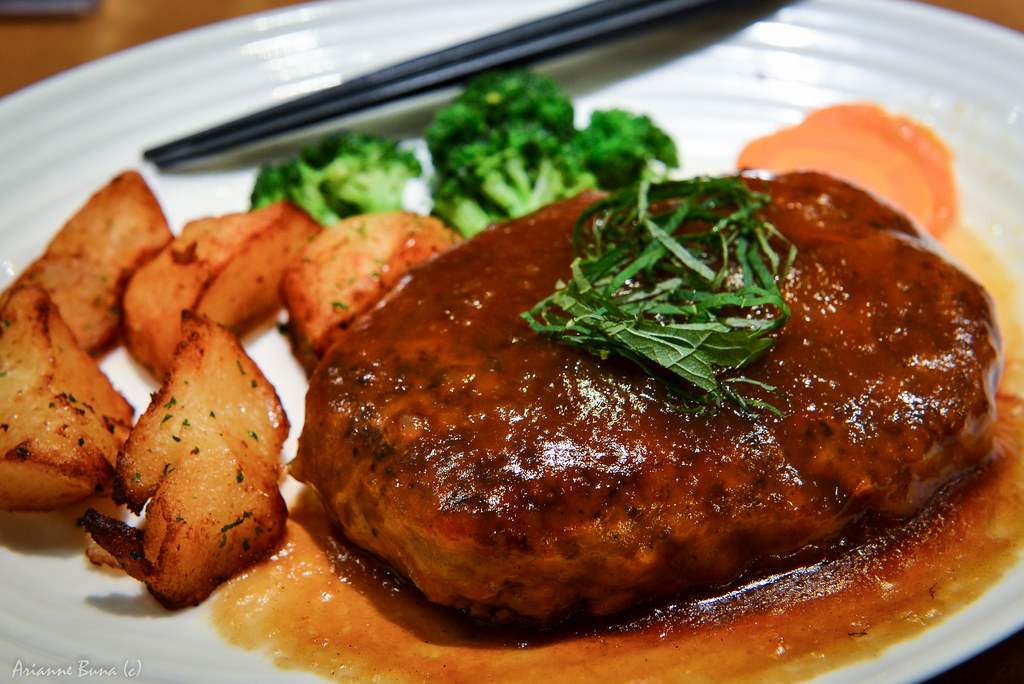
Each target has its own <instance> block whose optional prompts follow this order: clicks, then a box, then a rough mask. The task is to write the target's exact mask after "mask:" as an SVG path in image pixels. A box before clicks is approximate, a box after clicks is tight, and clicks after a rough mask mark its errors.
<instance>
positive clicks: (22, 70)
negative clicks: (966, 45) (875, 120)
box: [0, 0, 1024, 684]
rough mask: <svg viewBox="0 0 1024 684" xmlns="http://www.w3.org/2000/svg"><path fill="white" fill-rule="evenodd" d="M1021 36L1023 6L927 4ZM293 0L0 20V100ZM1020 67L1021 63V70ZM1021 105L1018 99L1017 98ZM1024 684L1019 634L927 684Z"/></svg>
mask: <svg viewBox="0 0 1024 684" xmlns="http://www.w3.org/2000/svg"><path fill="white" fill-rule="evenodd" d="M927 1H928V2H929V4H933V5H938V6H941V7H945V8H948V9H952V10H956V11H959V12H963V13H965V14H970V15H974V16H976V17H980V18H982V19H985V20H988V21H991V22H995V23H998V24H1002V25H1004V26H1008V27H1010V28H1012V29H1015V30H1017V31H1021V32H1024V0H927ZM297 2H298V0H212V1H210V0H164V1H162V2H141V1H140V0H100V5H99V8H98V9H97V10H96V11H95V12H93V13H91V14H88V15H86V16H82V17H77V18H60V19H46V18H17V19H12V18H0V46H2V47H0V65H2V67H0V97H2V96H3V95H6V94H8V93H11V92H14V91H15V90H18V89H20V88H23V87H25V86H27V85H30V84H32V83H35V82H36V81H39V80H41V79H44V78H46V77H48V76H51V75H53V74H56V73H59V72H61V71H63V70H65V69H68V68H70V67H73V66H76V65H79V64H82V63H85V62H88V61H90V60H93V59H96V58H99V57H102V56H104V55H107V54H110V53H112V52H116V51H118V50H121V49H123V48H127V47H130V46H132V45H137V44H139V43H143V42H146V41H149V40H152V39H155V38H160V37H162V36H166V35H169V34H172V33H177V32H179V31H185V30H187V29H190V28H194V27H196V26H202V25H204V24H209V23H211V22H214V21H220V20H222V19H229V18H232V17H236V16H240V15H243V14H250V13H253V12H259V11H262V10H267V9H273V8H276V7H283V6H286V5H291V4H297ZM1021 68H1024V64H1022V65H1021ZM1021 97H1022V98H1024V93H1021ZM934 681H935V682H936V683H939V682H941V684H954V683H957V682H971V683H975V682H976V683H978V684H987V683H993V682H1000V683H1001V682H1021V681H1024V632H1021V633H1018V634H1017V635H1015V636H1013V637H1011V638H1010V639H1008V640H1006V641H1005V642H1003V643H1001V644H999V645H997V646H995V647H994V648H992V649H990V650H989V651H987V652H985V653H983V654H981V655H979V656H977V657H976V658H974V659H973V660H971V661H969V662H967V663H965V664H963V665H962V666H960V667H958V668H956V669H954V670H953V671H951V672H948V673H946V674H944V675H941V676H940V677H938V678H936V679H935V680H934Z"/></svg>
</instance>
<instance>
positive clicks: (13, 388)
mask: <svg viewBox="0 0 1024 684" xmlns="http://www.w3.org/2000/svg"><path fill="white" fill-rule="evenodd" d="M134 415H135V411H134V409H133V408H132V406H131V405H130V404H129V403H128V402H127V401H126V400H125V399H124V397H122V396H121V395H120V394H119V393H118V392H117V391H116V390H115V389H114V388H113V387H112V386H111V384H110V381H109V380H107V377H106V376H105V375H104V374H103V372H102V371H101V370H100V368H99V365H98V364H97V361H96V359H94V358H93V357H91V356H89V354H88V353H86V352H85V350H83V349H82V348H81V347H79V346H78V343H77V342H76V340H75V336H74V334H73V332H72V330H71V329H70V328H69V327H68V325H67V324H66V323H65V322H64V320H63V319H62V318H61V316H60V313H59V311H58V310H57V306H56V305H55V304H54V303H53V302H52V301H51V300H50V298H49V296H48V295H47V293H46V291H45V290H44V289H43V288H41V287H37V286H34V285H30V286H25V287H16V288H14V289H11V290H8V291H7V292H5V293H4V295H3V296H2V297H0V454H2V460H0V508H2V509H4V510H32V511H41V510H53V509H56V508H60V507H62V506H65V505H68V504H71V503H74V502H76V501H79V500H82V499H85V498H87V497H89V496H91V495H93V494H96V493H102V492H107V491H109V490H110V486H111V482H112V479H113V472H114V471H113V464H114V462H115V459H116V457H117V453H118V450H119V449H120V448H121V447H122V445H123V444H124V441H125V439H126V438H127V436H128V433H129V430H130V429H131V423H132V419H133V418H134Z"/></svg>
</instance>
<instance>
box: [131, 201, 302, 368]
mask: <svg viewBox="0 0 1024 684" xmlns="http://www.w3.org/2000/svg"><path fill="white" fill-rule="evenodd" d="M319 231H320V225H319V224H318V223H316V222H315V221H314V220H313V219H311V218H310V217H309V216H308V215H307V214H306V213H305V212H303V211H302V210H300V209H298V208H297V207H295V206H294V205H292V204H289V203H285V202H282V203H279V204H275V205H271V206H269V207H266V208H264V209H260V210H257V211H252V212H245V213H238V214H228V215H225V216H219V217H211V218H204V219H199V220H196V221H192V222H190V223H189V224H187V225H186V226H185V227H184V228H183V229H182V232H181V234H180V235H178V236H177V237H176V238H175V239H174V241H173V242H171V243H170V244H168V245H167V246H166V247H165V248H164V249H163V250H162V251H161V252H160V253H159V254H157V255H156V257H154V258H153V259H152V260H151V261H150V262H149V263H147V264H146V265H145V266H143V267H142V268H140V269H139V270H138V271H136V273H135V275H134V276H133V277H132V279H131V280H130V281H129V282H128V287H127V289H126V291H125V295H124V316H125V342H126V344H127V347H128V349H129V350H130V351H131V353H132V354H133V355H134V356H135V358H136V359H138V360H139V361H140V362H142V364H143V365H145V366H146V367H148V368H149V369H150V370H151V371H152V372H153V373H155V374H156V375H157V377H161V376H162V375H163V374H164V372H165V371H166V370H167V369H168V368H169V366H170V362H171V357H172V356H173V355H174V349H175V347H176V346H177V344H178V341H179V340H180V339H181V334H180V328H179V324H180V321H181V312H182V311H194V312H196V313H198V314H199V315H201V316H205V317H207V318H209V319H211V320H213V321H215V322H217V323H220V324H221V325H225V326H227V327H229V328H230V329H231V330H232V331H234V332H235V333H236V334H241V333H242V332H244V331H245V329H246V327H247V326H249V325H251V324H252V323H254V322H257V321H259V320H260V319H263V318H266V317H267V316H269V315H270V314H272V313H273V312H274V311H275V310H277V309H278V308H279V307H280V306H281V300H280V296H279V294H278V285H279V283H280V279H281V273H282V272H283V271H284V268H285V266H286V265H287V264H288V262H289V261H291V259H292V258H293V257H294V255H295V254H297V253H298V251H299V250H300V249H301V248H302V247H303V246H304V245H305V244H306V243H307V242H308V241H309V239H310V238H311V237H313V236H314V235H315V234H317V233H318V232H319Z"/></svg>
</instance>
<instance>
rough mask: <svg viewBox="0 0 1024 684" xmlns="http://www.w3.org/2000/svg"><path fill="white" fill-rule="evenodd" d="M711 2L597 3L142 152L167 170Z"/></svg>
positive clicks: (624, 0)
mask: <svg viewBox="0 0 1024 684" xmlns="http://www.w3.org/2000/svg"><path fill="white" fill-rule="evenodd" d="M711 1H712V0H647V1H643V0H600V1H599V2H593V3H589V4H587V5H582V6H580V7H577V8H574V9H570V10H567V11H564V12H560V13H558V14H554V15H551V16H548V17H544V18H541V19H536V20H533V21H529V22H526V23H524V24H520V25H518V26H515V27H512V28H509V29H506V30H504V31H501V32H498V33H493V34H490V35H487V36H484V37H482V38H477V39H474V40H471V41H468V42H466V43H462V44H460V45H456V46H454V47H450V48H445V49H443V50H440V51H438V52H433V53H431V54H428V55H425V56H422V57H417V58H414V59H411V60H408V61H404V62H401V63H399V64H395V65H393V66H390V67H386V68H384V69H382V70H380V71H377V72H374V73H371V74H367V75H365V76H361V77H359V78H355V79H353V80H351V81H348V82H346V83H343V84H341V85H338V86H334V87H331V88H325V89H324V90H320V91H317V92H314V93H311V94H309V95H304V96H302V97H299V98H296V99H294V100H289V101H287V102H284V103H282V104H280V105H276V106H274V107H271V108H269V109H265V110H263V111H260V112H256V113H254V114H250V115H248V116H244V117H242V118H239V119H235V120H233V121H229V122H227V123H224V124H220V125H218V126H214V127H213V128H209V129H207V130H204V131H200V132H198V133H194V134H192V135H188V136H186V137H184V138H180V139H178V140H174V141H171V142H168V143H164V144H162V145H159V146H157V147H153V148H151V149H148V150H146V151H145V152H144V153H143V157H144V158H145V159H146V160H147V161H150V162H152V163H154V164H155V165H156V166H157V167H159V168H171V167H173V166H176V165H180V164H183V163H185V162H189V161H194V160H197V159H201V158H204V157H208V156H210V155H213V154H217V153H221V152H225V151H228V150H231V149H234V148H236V147H239V146H241V145H245V144H249V143H254V142H258V141H261V140H265V139H267V138H270V137H273V136H275V135H279V134H283V133H287V132H291V131H295V130H298V129H300V128H303V127H305V126H310V125H312V124H316V123H321V122H323V121H326V120H329V119H332V118H336V117H340V116H343V115H345V114H352V113H354V112H357V111H361V110H365V109H369V108H371V107H375V106H378V105H382V104H386V103H389V102H393V101H396V100H399V99H402V98H405V97H410V96H413V95H419V94H422V93H426V92H429V91H431V90H435V89H438V88H443V87H447V86H452V85H456V84H458V83H461V82H463V81H464V80H465V79H467V78H469V77H470V76H473V75H475V74H478V73H481V72H484V71H488V70H492V69H503V68H512V67H517V66H524V65H526V64H529V63H531V62H535V61H537V60H541V59H546V58H550V57H554V56H556V55H559V54H563V53H565V52H568V51H571V50H573V49H578V48H582V47H586V46H592V45H595V44H597V43H598V42H601V41H604V40H609V39H614V38H621V37H625V36H626V35H628V34H629V33H631V32H633V31H636V30H638V29H641V28H644V27H647V26H652V25H656V26H664V25H665V21H666V20H668V19H675V18H682V16H683V15H685V11H686V10H690V9H693V8H696V7H698V6H700V5H704V4H707V3H709V2H711Z"/></svg>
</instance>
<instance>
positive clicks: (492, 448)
mask: <svg viewBox="0 0 1024 684" xmlns="http://www.w3.org/2000/svg"><path fill="white" fill-rule="evenodd" d="M750 182H751V183H752V184H754V185H757V186H758V187H759V188H761V189H766V190H768V191H769V192H770V193H771V196H772V198H773V201H772V204H771V206H770V207H768V208H767V209H766V210H765V215H766V218H767V219H768V220H770V221H771V222H773V223H774V224H775V225H776V227H777V228H778V229H779V230H780V231H781V232H782V233H783V234H784V235H786V236H787V237H789V238H790V239H791V240H792V241H793V242H794V243H796V245H797V246H798V248H799V250H800V251H799V255H798V257H797V260H796V263H795V265H794V267H793V269H792V271H791V272H790V274H789V275H788V276H787V278H786V281H785V283H784V286H783V293H784V295H785V297H786V299H787V302H788V303H789V305H790V307H791V309H792V312H793V316H792V319H791V321H790V322H789V324H788V325H787V326H786V327H785V328H784V329H783V330H782V331H781V333H780V334H779V335H778V339H777V342H776V344H775V346H774V347H773V348H772V349H771V350H770V351H769V352H768V353H767V354H766V355H765V356H764V357H762V359H761V360H760V361H758V362H757V363H756V364H755V365H753V366H751V367H750V368H748V369H746V370H745V374H746V375H747V376H748V377H751V378H752V379H754V380H758V381H762V382H764V383H767V384H770V385H774V386H775V387H777V388H779V389H780V390H781V391H782V393H783V394H784V395H785V397H786V406H787V413H786V415H785V416H783V417H778V416H773V415H760V416H756V417H754V416H750V415H744V414H741V413H740V412H738V411H734V410H732V409H730V408H726V409H725V410H722V411H720V412H719V413H717V414H715V415H713V416H697V415H691V414H686V413H680V412H678V411H676V410H673V409H672V408H671V406H670V401H669V398H668V397H667V395H666V392H665V390H664V388H663V387H662V386H661V385H659V384H657V383H655V382H653V381H652V380H650V379H649V378H648V377H646V376H644V375H643V374H642V373H640V372H638V371H637V370H635V369H634V368H632V367H629V366H627V365H625V364H623V363H621V362H618V361H615V360H606V361H602V360H600V359H599V358H597V357H595V356H592V355H590V354H587V353H586V352H583V351H580V350H577V349H574V348H571V347H569V346H567V345H563V344H560V343H557V342H552V341H550V340H547V339H544V338H541V337H539V336H537V335H535V334H534V333H533V332H532V331H531V330H530V329H529V327H528V325H527V323H526V322H525V321H523V320H522V319H521V318H520V315H519V314H520V313H521V312H523V311H526V310H528V309H529V308H530V307H531V306H532V305H533V304H534V303H535V302H537V301H538V300H539V299H541V298H542V297H544V296H545V295H547V294H548V293H549V292H550V291H551V290H552V289H553V288H554V286H555V283H556V282H557V281H558V280H559V279H564V278H565V277H566V276H567V274H568V267H569V263H570V261H571V259H572V248H571V243H570V240H571V233H572V225H573V222H574V220H575V218H576V216H578V215H579V213H580V211H581V210H582V209H583V208H584V207H585V206H586V205H587V204H589V203H590V202H592V201H593V200H594V199H595V198H596V196H595V195H592V194H585V195H582V196H580V197H578V198H576V199H574V200H571V201H568V202H564V203H561V204H558V205H554V206H551V207H548V208H546V209H543V210H541V211H540V212H538V213H536V214H534V215H532V216H529V217H526V218H524V219H521V220H517V221H512V222H509V223H506V224H502V225H498V226H495V227H492V228H490V229H488V230H487V231H485V232H483V233H481V234H480V235H478V236H477V237H475V238H474V239H472V240H469V241H467V242H465V243H463V244H460V245H458V246H456V247H454V248H452V249H450V250H448V251H446V252H444V253H442V254H440V255H438V256H437V257H435V258H433V259H432V260H430V261H428V262H426V263H424V264H421V265H420V266H419V267H417V268H416V269H414V270H413V271H411V272H410V273H409V274H408V275H407V276H406V278H405V279H404V280H403V282H402V283H401V284H400V286H399V287H398V288H397V289H396V290H395V291H394V292H393V293H392V294H391V295H390V296H389V297H388V298H387V299H386V300H385V301H384V302H383V303H382V304H381V305H380V306H378V307H377V308H376V309H374V310H373V311H371V312H370V313H368V314H367V315H365V316H364V317H363V318H362V319H361V320H360V321H358V322H357V323H356V324H354V325H353V326H352V327H351V328H350V329H349V330H348V331H346V332H345V333H344V334H343V335H342V336H341V337H340V338H339V340H338V342H337V343H336V344H335V345H334V346H333V348H332V349H331V350H330V351H329V352H328V354H327V355H326V357H325V358H324V360H323V362H322V363H321V364H320V365H319V367H318V368H317V369H316V371H315V372H314V374H313V376H312V378H311V383H310V389H309V394H308V398H307V414H306V418H305V427H304V429H303V433H302V436H301V438H300V441H299V449H298V456H297V458H296V460H295V461H294V462H293V463H292V465H291V471H292V473H293V474H294V475H295V476H296V477H298V478H299V479H300V480H302V481H304V482H306V483H308V484H309V485H310V486H312V487H313V488H315V489H316V491H317V492H318V493H319V494H320V496H321V498H322V499H323V501H324V503H325V505H326V507H327V509H328V510H329V511H330V513H331V515H332V516H333V517H334V518H335V520H336V522H337V524H338V525H339V526H340V528H341V530H342V531H343V532H344V534H345V535H346V536H347V537H348V538H349V539H350V540H351V541H353V542H354V543H356V544H358V545H359V546H361V547H363V548H365V549H367V550H369V551H370V552H372V553H373V554H375V555H376V556H378V557H379V558H381V559H382V560H383V561H384V562H386V563H387V564H389V565H391V566H392V567H393V568H395V569H396V570H397V571H398V572H400V573H402V574H403V575H405V576H406V577H408V578H409V579H411V580H412V581H413V582H414V583H415V584H416V585H417V586H419V588H420V589H421V590H422V591H423V592H424V594H425V595H426V596H427V597H428V598H429V599H431V600H433V601H436V602H438V603H442V604H446V605H450V606H454V607H456V608H460V609H465V610H467V611H469V612H471V613H472V614H474V615H477V616H479V617H482V618H485V619H488V620H492V621H495V622H505V621H510V620H524V621H527V622H531V623H535V624H541V625H546V624H551V623H553V622H555V621H558V620H560V619H562V618H564V617H566V616H568V615H570V614H572V613H574V612H577V611H581V612H585V613H589V614H594V615H601V614H608V613H611V612H614V611H617V610H620V609H622V608H625V607H627V606H629V605H632V604H634V603H637V602H639V601H643V600H646V599H650V598H653V597H657V596H661V595H665V594H668V593H671V592H676V591H680V590H683V589H686V588H688V587H691V586H694V585H698V584H704V583H713V582H724V581H728V580H730V579H732V578H735V577H736V576H737V575H738V574H739V573H741V572H742V571H743V570H744V569H745V568H747V567H748V566H749V565H750V564H751V563H752V562H754V561H755V560H757V559H759V558H763V557H765V556H769V555H773V554H789V553H792V552H795V551H797V550H799V549H801V548H803V547H804V546H806V545H808V544H811V543H818V542H825V541H827V540H831V539H834V538H836V536H837V535H840V534H842V533H843V532H844V530H847V529H849V526H850V525H851V524H854V523H856V521H857V520H858V519H859V518H861V517H862V516H863V515H864V514H865V513H867V512H869V511H876V512H878V513H881V514H883V515H887V516H893V517H894V518H899V517H905V516H910V515H912V514H914V513H915V512H916V511H917V510H919V509H920V507H921V506H922V505H923V504H924V503H925V502H926V501H927V499H928V498H929V497H930V496H932V495H933V494H934V493H935V492H936V490H937V489H938V488H940V487H941V486H943V485H944V484H946V483H947V482H949V481H950V480H951V479H952V478H954V477H956V476H957V475H958V474H960V473H962V472H963V471H965V470H967V469H970V468H972V467H974V466H976V465H977V464H979V463H981V462H983V461H984V460H985V459H986V458H987V457H988V455H989V453H990V451H991V447H992V430H993V426H994V422H995V400H994V397H995V391H996V385H997V383H998V380H999V375H1000V372H1001V360H1000V354H999V339H998V332H997V329H996V323H995V318H994V314H993V310H992V305H991V302H990V300H989V298H988V296H987V294H986V293H985V292H984V290H983V289H982V288H981V287H980V286H979V285H978V284H977V283H976V282H975V281H974V280H972V279H971V278H970V277H969V276H968V275H966V274H965V273H963V272H962V271H961V270H960V269H958V268H957V267H956V266H955V265H953V264H952V263H951V262H950V261H948V260H947V259H946V258H945V257H943V256H940V255H939V254H937V253H936V252H935V251H934V250H933V249H932V247H931V246H930V244H929V243H928V241H927V240H926V239H925V238H923V237H922V236H921V235H920V234H919V233H918V231H917V230H916V229H915V228H914V227H913V226H912V225H911V224H910V223H908V221H907V220H906V219H905V218H904V217H903V216H902V215H900V214H899V213H897V212H896V211H894V210H893V209H892V208H890V207H889V206H887V205H884V204H882V203H880V202H878V201H877V200H875V199H874V198H873V197H872V196H870V195H868V194H866V193H864V192H862V191H860V190H858V189H856V188H853V187H851V186H849V185H846V184H844V183H841V182H839V181H836V180H834V179H832V178H829V177H826V176H823V175H818V174H792V175H787V176H781V177H779V178H777V179H774V180H771V181H761V180H751V181H750Z"/></svg>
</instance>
